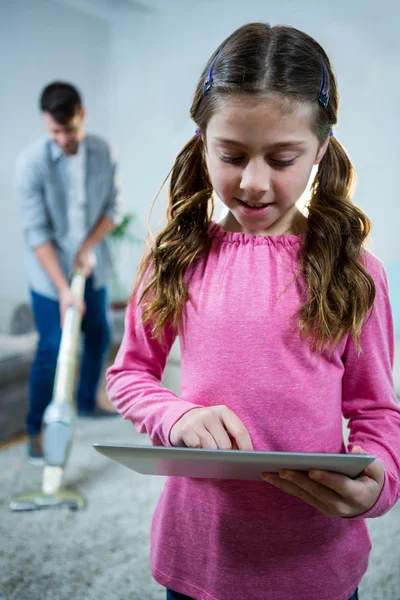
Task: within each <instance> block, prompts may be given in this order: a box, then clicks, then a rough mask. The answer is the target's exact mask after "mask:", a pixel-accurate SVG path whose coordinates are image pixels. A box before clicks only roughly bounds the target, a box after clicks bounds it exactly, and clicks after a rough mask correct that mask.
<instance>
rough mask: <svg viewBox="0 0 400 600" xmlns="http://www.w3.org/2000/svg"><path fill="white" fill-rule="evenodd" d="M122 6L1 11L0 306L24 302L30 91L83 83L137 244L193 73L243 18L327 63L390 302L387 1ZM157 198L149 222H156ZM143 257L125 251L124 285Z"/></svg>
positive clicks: (391, 38) (183, 134)
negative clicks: (116, 167)
mask: <svg viewBox="0 0 400 600" xmlns="http://www.w3.org/2000/svg"><path fill="white" fill-rule="evenodd" d="M65 1H66V2H67V0H65ZM142 1H143V3H146V2H145V0H142ZM58 2H60V3H61V2H62V0H58ZM85 4H87V2H86V3H85ZM91 4H92V5H94V2H92V3H91ZM128 4H129V3H127V2H124V3H123V2H122V1H121V0H109V6H110V15H111V16H110V20H109V22H107V21H106V20H101V19H98V18H95V17H91V16H89V15H88V14H85V13H83V12H81V11H79V10H77V9H76V8H74V7H73V6H72V5H74V6H75V7H76V6H79V2H78V1H77V0H74V2H71V0H68V4H67V5H66V6H62V5H58V4H55V3H54V2H51V1H50V0H35V2H31V0H14V1H13V2H12V3H5V2H2V3H1V4H0V50H1V55H2V57H3V59H2V61H1V66H0V69H1V71H2V73H1V81H3V82H6V85H4V86H2V93H1V95H0V119H1V121H0V131H1V132H2V136H1V138H2V160H1V161H0V169H1V172H0V189H1V196H2V202H1V203H0V253H1V256H2V260H1V262H0V278H1V279H0V280H1V286H0V288H1V289H0V311H1V307H2V304H1V302H2V298H3V299H4V298H8V299H10V298H12V299H13V300H18V301H19V300H21V299H23V298H26V297H27V293H26V284H25V276H24V273H23V270H22V260H21V258H22V257H21V247H20V244H19V243H17V240H18V242H19V235H20V234H19V217H18V212H17V207H16V206H15V203H14V201H13V195H12V184H11V173H12V169H13V165H14V161H15V156H16V154H17V152H18V151H19V150H20V149H21V148H22V147H23V146H24V145H25V144H26V143H28V142H29V141H30V140H33V139H35V138H36V137H37V136H38V135H41V134H42V131H43V130H42V126H41V120H40V115H39V113H38V111H37V96H38V94H39V91H40V89H41V87H42V86H43V85H44V84H45V83H47V82H48V81H50V80H52V79H54V78H56V77H57V78H65V79H70V80H71V81H74V82H76V83H77V85H79V86H80V87H81V88H82V90H83V92H84V98H85V103H86V105H87V106H88V108H89V114H90V119H89V123H88V128H89V129H90V130H91V131H93V132H97V133H100V134H103V135H105V136H107V137H108V139H109V140H110V141H111V142H112V143H113V145H114V146H115V147H116V149H117V152H118V155H119V159H120V174H121V183H122V188H123V192H124V198H125V203H126V208H127V210H133V211H134V212H136V214H137V215H138V217H139V223H138V224H137V226H136V228H135V233H136V234H139V235H143V234H144V230H145V228H146V225H147V216H148V213H149V209H150V205H151V202H152V200H153V198H154V196H155V193H156V191H157V190H158V188H159V186H160V184H161V182H162V180H163V179H164V177H165V176H166V175H167V173H168V171H169V169H170V167H171V165H172V162H173V160H174V157H175V155H176V154H177V152H178V151H179V150H180V149H181V147H182V146H183V145H184V143H185V142H186V141H187V140H188V138H189V137H190V136H191V135H192V133H193V130H194V125H193V124H192V123H191V122H190V120H189V116H188V113H189V107H190V104H191V99H192V94H193V91H194V87H195V85H196V82H197V79H198V77H199V74H200V72H201V69H202V68H203V66H204V64H205V62H206V61H207V59H208V56H209V55H210V53H211V52H212V51H213V50H214V48H215V47H216V46H217V45H218V44H219V43H220V42H221V41H222V40H223V39H224V38H225V37H226V36H227V35H228V34H229V33H231V32H232V31H233V30H234V29H235V28H236V27H238V26H240V25H242V24H243V23H245V22H250V21H253V20H264V21H269V22H270V23H271V24H277V23H283V24H289V25H293V26H295V27H298V28H300V29H303V30H305V31H306V32H308V33H310V34H311V35H313V36H314V37H315V38H316V39H317V40H318V41H319V42H321V43H322V45H323V46H324V47H325V48H326V50H327V52H328V53H329V54H330V56H331V58H332V60H333V63H334V65H335V67H336V70H337V73H338V78H339V87H340V91H341V97H342V105H341V111H340V121H339V126H338V127H337V128H336V130H335V134H336V135H337V136H338V138H339V139H340V141H341V142H342V143H343V144H344V145H345V146H346V148H347V149H348V151H349V153H350V155H351V158H352V160H353V162H354V164H355V167H356V169H357V173H358V187H357V190H356V202H357V203H358V204H359V205H360V206H361V207H362V208H363V209H364V210H365V211H366V212H367V214H368V215H369V216H370V218H371V219H372V222H373V238H372V242H373V249H374V252H375V253H376V254H377V255H378V256H380V257H381V258H382V259H383V260H384V262H385V263H386V264H387V265H388V266H389V267H390V268H391V273H394V275H393V276H392V284H393V282H394V285H395V286H397V287H396V289H395V290H394V294H395V297H396V298H399V297H400V296H399V291H400V277H399V269H398V263H399V260H400V258H399V257H400V236H399V235H398V234H397V227H398V223H400V202H399V200H398V186H397V178H398V175H397V173H398V164H399V158H400V157H399V153H400V150H399V145H398V134H399V128H400V126H399V118H398V106H397V104H398V98H399V97H400V93H399V92H400V89H399V88H400V82H399V78H398V77H396V74H397V72H398V65H397V58H398V56H399V46H400V41H399V36H398V34H397V23H398V18H399V16H400V12H399V11H400V9H399V8H397V6H398V5H397V3H395V2H394V0H382V1H381V2H379V3H372V2H365V1H364V0H352V1H351V2H345V1H344V0H339V1H338V2H336V3H335V4H334V9H333V8H332V3H330V2H321V1H320V0H318V1H317V0H302V1H301V2H299V1H298V0H281V1H280V2H279V3H277V2H275V1H273V0H247V2H242V1H241V0H212V1H210V0H198V1H196V0H185V2H183V1H182V0H159V1H156V0H151V2H149V6H150V7H151V8H152V9H153V10H150V11H149V12H147V13H146V12H145V11H139V10H137V11H136V10H134V9H133V8H132V9H131V10H130V11H128V10H126V6H127V5H128ZM101 5H102V7H104V6H105V0H102V2H101ZM132 6H133V5H132ZM117 9H118V10H117ZM124 10H125V12H126V14H123V11H124ZM117 13H118V14H117ZM117 17H118V18H117ZM4 58H6V59H7V60H4ZM5 69H6V70H7V71H6V72H5V73H3V71H4V70H5ZM164 198H165V195H163V196H161V198H160V199H159V201H158V203H157V205H156V208H155V210H154V218H153V223H157V222H158V220H159V218H160V216H161V215H162V214H163V211H164ZM141 250H142V248H139V247H136V248H133V249H131V250H129V251H128V252H127V253H126V255H125V259H124V263H123V264H122V271H123V278H124V283H125V285H126V286H127V287H129V286H130V283H131V281H132V280H133V276H134V272H135V270H136V268H137V265H138V262H139V257H140V254H141ZM396 281H397V282H398V283H396ZM3 304H4V302H3ZM398 304H399V302H398ZM399 309H400V306H399ZM0 316H1V315H0ZM397 318H398V319H399V315H398V317H397ZM0 329H1V318H0Z"/></svg>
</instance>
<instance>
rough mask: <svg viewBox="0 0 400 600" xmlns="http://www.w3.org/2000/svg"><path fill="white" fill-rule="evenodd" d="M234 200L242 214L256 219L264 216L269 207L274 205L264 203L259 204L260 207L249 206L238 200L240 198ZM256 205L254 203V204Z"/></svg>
mask: <svg viewBox="0 0 400 600" xmlns="http://www.w3.org/2000/svg"><path fill="white" fill-rule="evenodd" d="M235 200H237V202H238V204H239V207H240V210H241V211H242V212H243V214H245V215H246V216H250V217H252V216H256V217H262V216H264V215H266V214H267V213H268V212H269V210H270V208H271V206H272V205H273V204H274V203H273V202H269V203H268V204H266V203H261V202H260V206H259V207H258V206H249V205H248V204H246V203H245V202H243V200H240V198H235ZM254 204H256V203H254Z"/></svg>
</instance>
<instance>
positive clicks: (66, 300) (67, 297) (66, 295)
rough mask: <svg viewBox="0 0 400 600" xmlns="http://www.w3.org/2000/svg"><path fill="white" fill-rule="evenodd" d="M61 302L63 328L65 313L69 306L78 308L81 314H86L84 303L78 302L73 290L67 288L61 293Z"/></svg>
mask: <svg viewBox="0 0 400 600" xmlns="http://www.w3.org/2000/svg"><path fill="white" fill-rule="evenodd" d="M59 300H60V320H61V328H62V326H63V324H64V317H65V311H66V310H67V308H68V307H69V306H76V308H77V309H78V310H79V312H80V313H82V314H84V312H85V310H86V307H85V304H84V303H83V302H78V301H77V300H76V298H75V296H74V295H73V293H72V291H71V288H69V287H66V288H64V289H63V291H62V292H60V296H59Z"/></svg>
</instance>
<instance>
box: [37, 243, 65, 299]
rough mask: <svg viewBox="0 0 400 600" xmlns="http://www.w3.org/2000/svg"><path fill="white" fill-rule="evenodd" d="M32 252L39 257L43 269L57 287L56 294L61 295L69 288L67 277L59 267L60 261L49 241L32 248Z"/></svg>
mask: <svg viewBox="0 0 400 600" xmlns="http://www.w3.org/2000/svg"><path fill="white" fill-rule="evenodd" d="M34 252H35V254H36V256H37V257H38V259H39V262H40V264H41V265H42V267H43V268H44V269H45V271H46V273H47V274H48V276H49V277H50V279H51V280H52V282H53V283H54V285H55V286H56V288H57V291H58V294H59V295H61V294H62V293H63V292H64V291H65V290H66V289H67V288H69V285H68V281H67V278H66V277H65V275H64V272H63V270H62V269H61V267H60V262H59V260H58V258H57V254H56V252H55V250H54V246H53V244H52V243H51V242H45V243H44V244H41V245H40V246H36V247H35V248H34Z"/></svg>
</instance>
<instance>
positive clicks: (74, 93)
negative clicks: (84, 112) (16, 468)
mask: <svg viewBox="0 0 400 600" xmlns="http://www.w3.org/2000/svg"><path fill="white" fill-rule="evenodd" d="M40 109H41V110H42V111H43V112H48V113H50V115H51V116H52V117H53V119H54V120H55V121H57V123H60V125H66V124H67V123H68V122H69V121H70V120H71V119H72V118H73V117H74V116H75V115H76V113H77V112H78V111H79V110H81V109H82V100H81V96H80V94H79V92H78V90H77V89H76V88H75V87H74V86H72V85H71V84H69V83H65V82H62V81H54V82H53V83H50V84H49V85H47V86H46V87H45V88H44V90H43V91H42V94H41V96H40Z"/></svg>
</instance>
